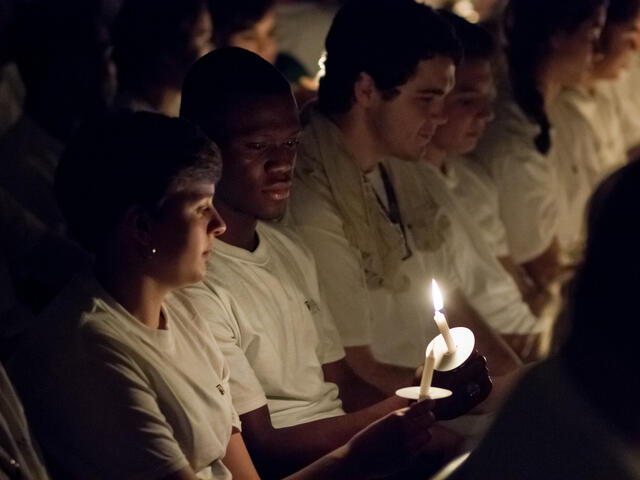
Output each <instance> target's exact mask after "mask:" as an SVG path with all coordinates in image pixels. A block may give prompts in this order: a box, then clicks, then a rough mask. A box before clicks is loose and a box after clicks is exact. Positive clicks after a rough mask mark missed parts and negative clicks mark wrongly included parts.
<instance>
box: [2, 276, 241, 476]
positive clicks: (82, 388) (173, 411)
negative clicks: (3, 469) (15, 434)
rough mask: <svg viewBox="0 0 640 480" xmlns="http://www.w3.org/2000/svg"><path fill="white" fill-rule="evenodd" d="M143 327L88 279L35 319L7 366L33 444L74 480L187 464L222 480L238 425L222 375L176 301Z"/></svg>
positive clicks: (203, 335) (218, 361) (181, 301)
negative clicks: (160, 323) (154, 323)
mask: <svg viewBox="0 0 640 480" xmlns="http://www.w3.org/2000/svg"><path fill="white" fill-rule="evenodd" d="M162 312H163V314H164V317H165V319H166V323H167V329H166V330H161V329H151V328H149V327H147V326H146V325H144V324H143V323H142V322H140V321H138V320H137V319H136V318H134V317H133V316H132V315H131V314H130V313H129V312H127V311H126V310H125V309H124V307H122V306H121V305H120V304H118V303H117V302H116V301H115V300H114V299H113V298H112V297H111V296H110V295H109V294H108V293H106V292H105V290H104V289H103V288H102V287H101V286H100V285H99V283H98V282H97V280H95V279H94V278H93V277H92V276H90V275H82V276H79V277H77V278H76V279H74V280H73V281H72V282H71V283H70V284H69V285H68V287H67V288H66V289H65V290H64V291H63V292H62V293H61V294H60V296H59V297H58V298H57V299H56V300H55V301H54V303H53V304H52V305H50V307H48V308H47V310H46V311H45V312H44V314H43V315H42V318H41V319H40V321H39V326H38V328H37V329H35V330H34V331H33V332H32V334H31V335H30V337H29V339H28V343H27V344H26V347H25V348H24V349H23V350H21V351H20V352H19V353H18V354H17V355H16V356H15V358H14V357H12V363H11V364H10V369H11V371H12V374H13V375H12V377H13V378H14V380H15V383H16V386H17V388H18V391H19V392H20V394H21V396H22V399H23V403H24V405H25V410H26V412H27V415H28V417H29V421H30V422H31V425H32V427H33V428H34V430H35V432H36V435H37V437H38V440H39V441H40V443H41V446H42V448H43V450H44V451H45V452H46V454H47V456H48V457H49V458H51V459H52V460H53V462H54V464H55V465H56V466H57V467H59V468H62V469H63V471H66V472H68V473H69V474H70V475H71V476H73V477H74V478H96V479H102V478H104V479H113V478H132V479H135V478H139V479H154V478H163V477H165V476H167V475H170V474H172V473H174V472H176V471H178V470H180V469H183V468H186V467H187V466H190V467H191V468H192V469H193V470H194V471H195V472H197V476H198V478H202V479H211V478H216V479H230V478H231V474H230V472H229V471H228V469H227V468H226V467H225V466H224V464H223V463H222V461H221V459H222V458H223V457H224V455H225V453H226V450H227V445H228V443H229V439H230V437H231V433H232V427H236V428H239V427H240V423H239V419H238V416H237V414H236V413H235V411H234V409H233V406H232V403H231V395H230V390H229V385H228V379H229V370H228V368H227V366H226V364H225V362H224V357H223V355H222V352H221V351H220V349H219V348H218V346H217V344H216V343H215V340H214V338H213V335H212V334H211V332H210V331H209V329H208V326H207V324H206V323H205V322H204V321H203V320H202V319H201V318H200V316H199V314H198V312H197V311H196V310H195V309H194V308H193V306H192V305H191V304H190V303H189V301H188V300H187V299H186V298H185V297H184V295H182V294H180V293H177V294H172V295H171V296H170V297H169V298H168V300H167V301H166V302H165V303H164V305H163V310H162Z"/></svg>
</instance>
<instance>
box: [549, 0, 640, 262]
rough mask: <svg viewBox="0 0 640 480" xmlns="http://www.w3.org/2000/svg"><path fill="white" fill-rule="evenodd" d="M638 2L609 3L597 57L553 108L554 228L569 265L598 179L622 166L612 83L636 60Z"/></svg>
mask: <svg viewBox="0 0 640 480" xmlns="http://www.w3.org/2000/svg"><path fill="white" fill-rule="evenodd" d="M639 20H640V1H639V0H614V1H611V2H609V6H608V8H607V22H606V23H605V26H604V29H603V31H602V37H601V39H600V51H599V55H598V56H597V57H596V59H594V62H593V64H592V65H591V67H590V68H589V70H588V72H587V74H586V75H585V78H584V79H583V82H582V83H581V84H580V85H576V86H574V87H572V88H568V89H565V90H564V91H563V92H562V93H561V94H560V96H559V97H558V101H557V102H555V104H554V105H553V109H552V112H551V117H552V119H553V122H554V124H555V125H557V128H556V138H557V148H558V151H559V155H558V167H559V170H558V171H559V174H560V178H561V179H562V186H563V197H564V201H565V204H566V207H565V208H566V209H567V211H568V214H567V216H566V219H565V220H564V222H563V223H562V225H560V226H559V231H560V232H561V236H562V237H563V238H566V241H565V243H568V244H569V245H571V246H572V248H571V249H570V250H569V252H568V253H569V254H570V255H571V256H570V259H571V260H573V261H578V260H579V257H580V255H581V254H582V249H583V247H584V230H585V229H584V220H585V210H586V205H587V201H588V199H589V197H590V196H591V194H592V193H593V190H594V189H595V187H596V186H597V185H599V184H600V182H601V181H602V179H603V178H605V177H606V176H608V175H609V174H610V173H611V172H612V171H614V170H616V169H617V168H619V167H621V166H623V165H624V164H625V163H627V144H626V142H625V138H624V135H621V132H622V131H623V130H624V126H623V118H622V116H621V113H620V109H619V107H618V102H617V101H616V98H615V95H614V88H615V83H614V81H615V80H616V79H617V78H618V77H620V74H621V73H622V71H623V69H624V68H625V67H626V66H627V65H628V64H629V62H630V61H631V59H632V56H633V55H634V54H636V49H637V46H636V43H637V38H636V37H637V36H638V23H639Z"/></svg>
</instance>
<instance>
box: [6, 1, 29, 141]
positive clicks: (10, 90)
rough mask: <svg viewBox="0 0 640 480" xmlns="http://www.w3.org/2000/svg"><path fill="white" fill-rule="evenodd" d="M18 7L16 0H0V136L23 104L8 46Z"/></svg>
mask: <svg viewBox="0 0 640 480" xmlns="http://www.w3.org/2000/svg"><path fill="white" fill-rule="evenodd" d="M19 8H20V2H18V1H16V0H0V137H2V135H4V134H5V132H6V131H7V130H8V129H9V128H10V127H11V126H12V125H13V124H14V123H15V122H17V121H18V119H19V118H20V116H21V115H22V108H23V105H24V84H23V83H22V80H21V79H20V73H19V72H18V68H17V67H16V64H15V63H14V61H13V58H12V57H13V53H12V52H11V48H9V45H10V43H11V42H10V41H9V39H10V37H11V29H12V28H13V27H14V25H13V23H14V21H15V17H16V10H17V9H19Z"/></svg>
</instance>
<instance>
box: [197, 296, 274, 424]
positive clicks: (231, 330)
mask: <svg viewBox="0 0 640 480" xmlns="http://www.w3.org/2000/svg"><path fill="white" fill-rule="evenodd" d="M184 292H185V293H186V294H187V295H188V296H189V298H190V300H191V302H192V304H193V305H194V307H195V308H196V310H198V313H199V314H200V316H201V317H202V318H203V319H204V320H205V321H206V323H207V325H208V326H209V330H210V331H211V333H212V334H213V336H214V337H215V340H216V342H217V344H218V346H219V347H220V350H221V351H222V353H223V355H224V358H225V361H226V363H227V365H228V366H229V385H230V387H231V398H232V399H233V406H234V408H235V410H236V411H237V413H238V414H240V415H244V414H245V413H248V412H252V411H253V410H256V409H258V408H260V407H262V406H264V405H266V404H267V397H266V395H265V392H264V389H263V388H262V385H261V384H260V381H259V380H258V377H257V376H256V374H255V372H254V370H253V367H252V366H251V364H250V363H249V360H248V359H247V357H246V355H245V353H244V350H243V349H242V347H241V340H242V339H241V334H240V328H239V327H238V323H237V321H236V319H235V318H234V316H233V313H232V312H233V308H231V307H229V308H228V307H226V306H225V302H223V301H222V300H221V299H220V297H219V296H218V295H216V294H215V293H213V292H211V290H209V288H208V287H206V286H204V285H202V284H197V285H194V286H191V287H188V288H186V289H185V290H184Z"/></svg>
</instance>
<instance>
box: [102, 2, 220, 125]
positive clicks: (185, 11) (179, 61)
mask: <svg viewBox="0 0 640 480" xmlns="http://www.w3.org/2000/svg"><path fill="white" fill-rule="evenodd" d="M212 36H213V27H212V24H211V15H210V14H209V10H208V8H207V3H206V0H181V1H179V2H176V1H173V0H125V1H124V2H123V4H122V7H121V9H120V12H119V13H118V15H117V16H116V19H115V24H114V27H113V44H114V49H113V56H114V60H115V62H116V65H117V68H118V99H117V105H118V106H121V107H125V108H131V109H133V110H148V111H153V112H158V113H164V114H165V115H169V116H172V117H177V116H178V113H179V111H180V88H181V87H182V82H183V81H184V76H185V75H186V74H187V70H188V69H189V67H190V66H191V65H192V64H193V62H195V61H196V60H197V59H198V58H200V57H201V56H202V55H204V54H205V53H207V52H209V51H210V50H211V49H212V48H213V43H212V42H213V38H212Z"/></svg>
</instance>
